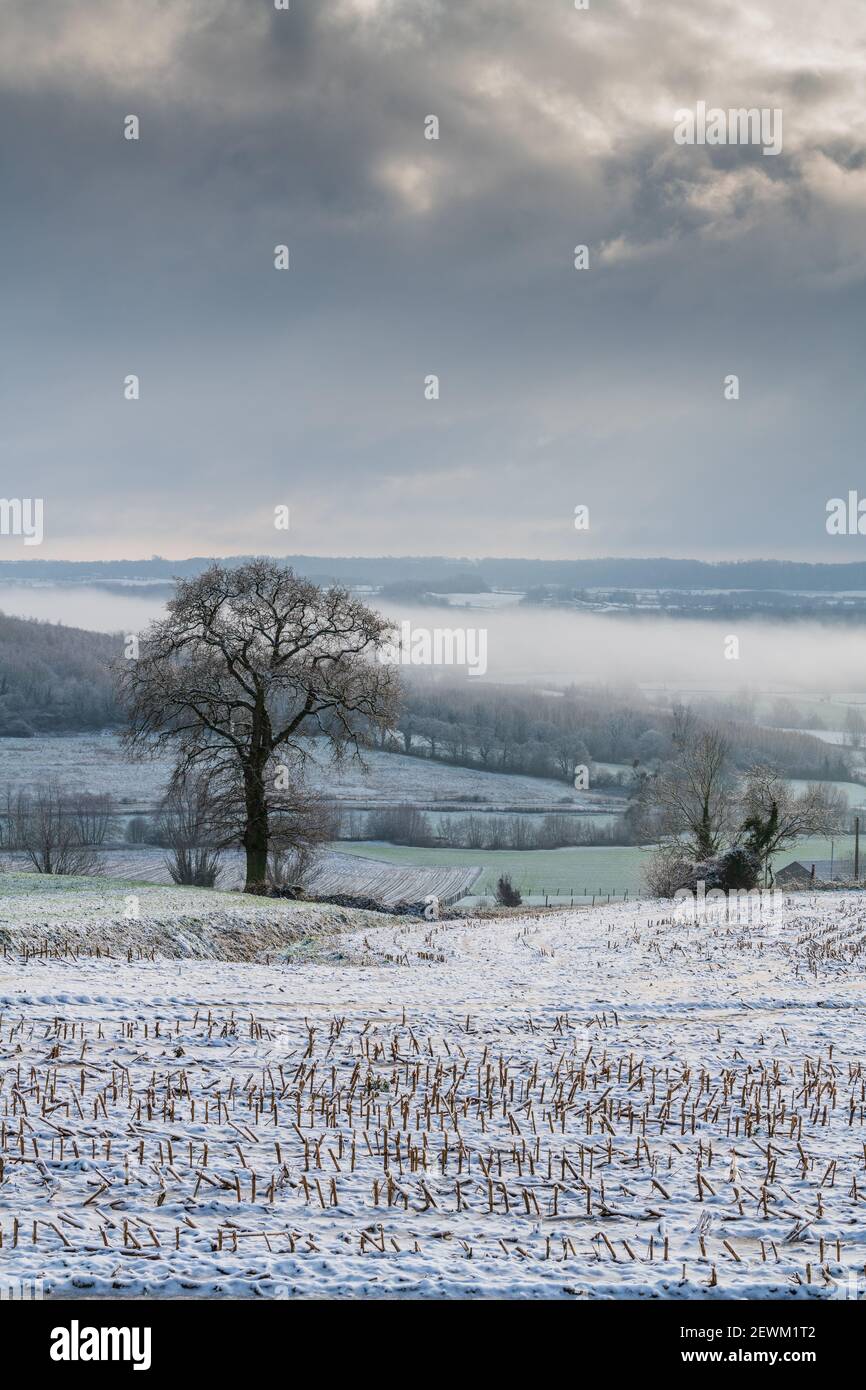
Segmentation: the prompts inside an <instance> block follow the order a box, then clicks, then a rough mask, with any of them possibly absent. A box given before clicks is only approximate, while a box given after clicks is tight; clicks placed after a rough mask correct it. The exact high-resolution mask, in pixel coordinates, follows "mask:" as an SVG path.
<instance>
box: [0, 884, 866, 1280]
mask: <svg viewBox="0 0 866 1390" xmlns="http://www.w3.org/2000/svg"><path fill="white" fill-rule="evenodd" d="M31 882H32V880H31ZM26 888H27V885H26V884H25V885H24V886H23V887H22V885H21V880H20V878H19V879H7V880H3V879H0V942H2V943H3V952H4V954H3V957H2V959H0V1160H2V1167H0V1229H2V1248H0V1274H3V1275H6V1276H7V1277H27V1278H32V1277H38V1276H39V1275H42V1276H43V1277H44V1278H45V1280H46V1284H47V1291H48V1292H50V1293H51V1294H53V1295H55V1296H57V1295H59V1296H73V1297H74V1296H76V1295H83V1296H101V1295H102V1296H105V1295H114V1296H117V1295H118V1294H122V1293H127V1294H142V1293H148V1294H152V1295H162V1296H168V1297H178V1296H193V1297H194V1296H206V1295H211V1296H213V1295H222V1296H231V1297H271V1298H274V1297H277V1298H279V1297H286V1296H298V1297H304V1296H316V1295H340V1296H349V1297H375V1296H379V1295H395V1294H403V1295H408V1296H417V1297H421V1296H445V1297H456V1296H461V1297H473V1296H490V1295H494V1296H495V1295H505V1296H519V1297H566V1298H593V1297H609V1296H629V1297H634V1296H638V1297H650V1296H657V1297H663V1298H713V1297H730V1296H735V1297H747V1298H760V1297H772V1298H783V1299H784V1298H797V1299H804V1298H812V1297H817V1298H827V1297H839V1296H844V1295H845V1294H846V1293H847V1292H848V1291H849V1287H850V1286H849V1279H848V1276H849V1273H851V1274H852V1275H856V1274H857V1273H858V1272H859V1273H860V1274H861V1275H862V1273H863V1266H864V1262H866V1237H864V1218H866V1207H864V1198H866V1147H864V1138H866V1133H864V1117H866V1073H864V1058H866V1002H864V992H863V976H864V954H863V952H864V944H866V905H864V904H866V899H864V898H863V896H862V895H859V894H849V895H835V894H834V895H832V896H831V895H824V896H816V897H814V898H808V897H806V896H800V895H798V896H794V897H790V898H788V899H786V900H785V903H784V907H783V908H781V910H780V912H779V915H778V917H777V918H776V919H770V920H767V921H765V922H764V923H759V922H755V923H753V924H748V923H717V924H709V925H702V926H689V925H686V924H683V923H682V922H678V923H673V922H672V921H671V920H670V917H669V908H666V907H663V906H661V905H659V904H653V903H646V902H644V903H632V904H626V905H617V906H616V907H615V908H609V909H607V908H606V909H598V910H595V911H588V910H584V911H574V912H570V913H566V912H562V913H555V914H549V915H540V914H536V915H531V914H526V915H524V916H510V917H507V918H502V919H499V920H495V921H493V920H485V921H481V920H475V921H472V920H456V921H447V922H441V923H424V922H421V923H419V922H412V921H408V920H405V919H400V920H395V919H388V918H383V917H379V916H377V915H376V914H355V913H351V912H346V911H344V910H343V911H341V910H339V909H335V908H324V907H316V908H308V907H306V906H304V905H302V904H294V903H283V902H277V903H263V902H261V901H259V902H255V901H244V900H243V899H237V900H234V899H229V898H228V897H227V896H226V895H219V894H214V893H206V892H198V891H197V890H178V889H165V888H155V887H154V888H140V889H138V890H136V893H135V895H134V896H137V898H138V904H137V906H138V910H139V917H138V919H137V920H129V919H124V917H123V915H122V912H123V910H124V909H125V907H126V906H128V904H127V902H126V900H127V898H128V896H129V888H128V885H111V884H107V883H95V882H94V883H90V884H85V885H82V884H81V883H80V882H79V883H78V884H75V883H70V884H66V885H64V884H62V883H55V884H47V883H46V882H45V881H44V880H43V882H42V884H41V885H40V891H39V892H38V893H37V892H32V891H31V892H28V891H26ZM87 894H89V896H86V895H87ZM106 950H110V951H111V955H110V957H108V958H106V956H105V954H104V952H105V951H106ZM97 952H99V954H98V955H97V954H96V953H97ZM169 952H171V953H173V958H168V953H169ZM226 955H233V956H234V957H235V959H233V960H226V959H217V958H214V957H218V956H223V957H224V956H226ZM861 1286H862V1281H861Z"/></svg>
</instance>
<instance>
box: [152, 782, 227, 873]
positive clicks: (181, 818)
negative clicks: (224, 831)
mask: <svg viewBox="0 0 866 1390" xmlns="http://www.w3.org/2000/svg"><path fill="white" fill-rule="evenodd" d="M157 830H158V834H159V839H160V843H161V844H163V845H165V846H166V847H167V848H168V849H169V850H170V851H171V852H170V854H169V855H167V857H166V860H165V863H166V867H167V868H168V871H169V873H170V874H171V878H172V882H174V883H182V884H185V885H189V886H192V887H195V888H213V887H215V886H216V883H217V880H218V878H219V876H220V873H221V867H220V853H219V849H218V848H216V847H215V846H214V843H213V840H214V834H215V822H214V807H213V803H212V801H211V798H210V795H209V792H208V785H207V780H206V778H204V777H201V776H198V777H189V778H187V779H186V780H185V781H183V782H180V783H178V784H177V785H176V786H173V787H172V789H171V791H170V792H169V793H168V795H167V796H166V798H165V800H164V801H163V803H162V806H161V807H160V812H159V817H158V820H157Z"/></svg>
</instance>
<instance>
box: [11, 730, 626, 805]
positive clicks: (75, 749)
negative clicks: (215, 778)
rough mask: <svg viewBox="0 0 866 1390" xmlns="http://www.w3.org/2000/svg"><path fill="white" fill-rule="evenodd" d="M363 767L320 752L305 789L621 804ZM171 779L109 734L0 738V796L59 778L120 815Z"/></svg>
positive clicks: (351, 796) (535, 785)
mask: <svg viewBox="0 0 866 1390" xmlns="http://www.w3.org/2000/svg"><path fill="white" fill-rule="evenodd" d="M364 763H365V765H366V766H364V767H362V766H361V764H360V763H359V762H357V761H354V760H352V759H347V760H346V761H345V763H344V764H343V766H342V767H340V768H335V767H333V766H332V764H331V763H330V762H329V761H328V760H327V759H326V758H325V757H324V755H323V754H322V753H321V752H320V753H319V754H318V756H317V757H315V756H314V757H311V758H310V760H309V762H308V764H307V776H308V779H309V784H310V786H312V787H315V788H316V789H318V790H319V791H321V792H323V793H324V794H326V795H328V796H331V797H333V798H334V799H336V800H339V802H340V803H341V804H342V805H344V806H346V807H351V806H399V805H402V804H405V803H406V802H411V803H412V804H414V805H418V806H429V807H431V808H440V809H446V810H459V811H480V810H482V809H484V808H485V807H491V808H493V809H500V810H502V809H509V810H521V809H526V810H535V811H539V810H560V811H561V810H568V809H571V810H575V809H579V810H583V811H586V812H596V813H605V812H611V813H612V812H617V811H621V810H622V801H621V799H617V797H615V796H611V795H610V794H607V793H605V792H604V791H601V792H598V793H596V792H587V791H575V790H574V789H573V787H571V785H570V784H569V783H568V782H558V781H554V780H552V779H549V778H544V777H525V776H523V775H521V774H519V773H501V772H483V771H481V770H479V769H475V768H466V767H449V766H448V765H447V764H445V763H440V762H434V761H432V760H429V759H426V758H414V757H407V756H406V755H404V754H402V753H384V752H382V751H381V750H380V749H376V748H372V749H368V750H367V751H365V753H364ZM170 774H171V762H170V760H169V759H167V758H165V757H162V758H155V759H154V760H153V761H150V762H141V763H130V762H129V760H128V758H126V756H125V755H124V751H123V747H122V745H121V742H120V739H119V738H118V736H117V735H116V734H109V733H103V734H66V735H62V736H59V737H48V736H40V737H36V738H5V739H2V740H0V793H2V794H3V795H4V796H5V794H6V792H7V791H10V792H15V791H17V790H18V789H19V788H29V787H34V786H39V785H40V784H41V783H44V782H50V781H51V780H52V779H55V778H60V779H61V780H62V782H63V784H64V786H65V787H67V788H69V789H70V790H76V791H87V792H109V793H110V794H111V795H112V796H113V797H114V799H115V802H116V804H117V805H118V807H119V808H121V809H123V810H125V811H136V810H148V809H151V808H153V807H154V806H155V805H156V804H157V803H158V801H159V800H160V798H161V797H162V796H163V795H164V793H165V789H166V786H167V784H168V779H169V776H170Z"/></svg>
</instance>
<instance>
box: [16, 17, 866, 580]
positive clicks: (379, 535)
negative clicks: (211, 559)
mask: <svg viewBox="0 0 866 1390" xmlns="http://www.w3.org/2000/svg"><path fill="white" fill-rule="evenodd" d="M2 28H3V42H2V45H0V129H2V132H3V134H2V141H0V158H2V183H3V193H4V235H3V246H2V255H0V275H2V285H0V293H2V304H3V327H4V332H3V333H2V338H0V459H2V469H0V497H4V498H7V499H8V498H22V499H23V498H41V499H43V507H44V523H43V526H44V539H43V541H42V544H41V546H40V547H38V548H37V547H34V546H26V545H25V544H24V542H23V539H22V538H20V537H16V536H12V535H0V560H3V559H18V558H28V559H34V558H70V559H79V558H80V559H85V558H87V559H100V558H105V559H108V558H121V557H130V558H134V557H142V556H148V555H150V554H154V553H156V554H161V555H166V556H170V557H172V558H180V557H183V556H186V555H193V554H218V555H220V554H221V555H230V554H239V553H274V554H288V553H305V554H329V555H334V554H351V555H375V554H443V555H463V556H475V555H523V556H537V557H542V558H568V557H570V556H575V557H584V556H589V555H679V556H695V557H699V558H705V559H720V558H729V557H750V556H777V557H790V558H799V559H826V560H845V559H852V560H853V559H862V558H863V556H864V541H863V538H861V537H859V536H856V535H855V536H829V535H828V534H827V532H826V525H825V522H826V505H827V502H828V500H829V499H830V498H833V497H838V496H843V497H844V496H847V493H848V491H849V490H851V489H855V490H856V489H857V488H858V486H859V487H860V488H861V489H862V491H863V494H864V496H866V470H864V467H863V438H864V393H863V387H862V374H863V359H864V336H866V329H864V325H866V314H864V310H866V293H864V277H866V108H864V105H863V101H862V94H863V83H864V76H866V6H864V5H863V3H862V0H832V3H829V4H826V5H821V6H816V5H815V4H814V3H809V4H805V3H801V0H747V3H738V2H737V0H732V2H731V3H724V4H717V5H712V6H710V5H706V4H695V3H694V0H652V3H650V2H649V0H646V3H640V2H639V0H590V8H589V9H588V10H581V11H579V10H576V9H575V8H574V4H573V2H572V0H460V2H459V3H458V2H457V0H455V2H454V3H447V4H446V3H439V0H291V4H290V8H289V9H288V10H277V9H276V8H275V7H274V3H273V0H149V3H141V0H52V3H51V4H50V5H47V6H46V5H41V4H37V3H34V0H3V6H2ZM699 102H705V103H706V104H707V106H709V107H719V108H722V109H723V110H727V109H730V108H738V107H755V108H759V109H767V110H768V111H777V110H778V111H781V112H782V127H781V128H782V131H783V144H782V149H781V151H780V153H778V154H777V155H767V154H765V153H764V152H763V149H762V147H761V146H760V145H748V144H739V145H734V144H727V145H714V146H711V145H709V144H706V145H698V144H685V145H683V144H678V143H677V142H676V141H675V139H674V129H675V124H676V113H677V111H679V110H682V109H687V110H692V109H696V107H697V104H698V103H699ZM129 115H135V116H137V118H138V122H139V138H138V139H137V140H127V139H125V138H124V129H125V122H126V118H127V117H128V116H129ZM430 116H435V117H436V118H437V120H438V123H439V129H438V135H439V138H438V139H437V140H431V139H427V138H425V131H429V130H430V122H429V120H428V118H429V117H430ZM280 245H286V246H288V248H289V269H288V270H277V269H276V268H275V266H274V258H275V254H274V248H275V247H276V246H280ZM577 245H585V246H587V248H588V260H589V266H588V268H587V269H582V270H577V269H575V266H574V259H575V255H574V249H575V247H576V246H577ZM131 374H134V375H136V376H137V377H138V378H139V390H140V397H139V399H137V400H127V399H125V395H124V390H125V381H126V379H127V377H128V376H130V375H131ZM731 374H735V375H736V376H737V377H738V378H739V398H738V399H726V395H725V379H726V377H728V376H729V375H731ZM431 375H435V376H437V377H438V379H439V397H438V399H426V398H425V381H426V379H427V378H429V377H430V376H431ZM576 506H586V507H588V508H589V525H588V528H587V529H583V530H577V529H575V525H574V515H575V507H576ZM278 507H288V508H289V515H290V529H289V530H288V532H287V531H285V530H278V529H277V528H276V527H275V524H274V521H275V508H278Z"/></svg>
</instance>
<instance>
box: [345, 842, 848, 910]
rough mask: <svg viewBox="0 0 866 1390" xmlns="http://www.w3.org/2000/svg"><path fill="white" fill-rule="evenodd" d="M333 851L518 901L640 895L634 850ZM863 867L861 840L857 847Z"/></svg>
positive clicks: (780, 859) (362, 846)
mask: <svg viewBox="0 0 866 1390" xmlns="http://www.w3.org/2000/svg"><path fill="white" fill-rule="evenodd" d="M333 847H334V849H339V850H341V851H342V852H343V853H345V854H358V855H361V856H363V857H365V858H368V859H384V860H386V861H387V862H388V863H390V864H422V865H429V864H477V865H480V866H481V869H482V875H481V877H480V879H479V880H478V882H477V884H476V885H475V892H476V893H477V894H480V895H483V894H486V893H492V892H493V891H494V889H495V887H496V880H497V879H498V878H499V875H500V874H508V875H509V877H510V878H511V882H512V883H513V884H514V886H515V888H519V889H520V891H521V892H522V893H523V894H524V895H532V896H538V895H542V894H545V893H547V894H549V895H550V896H551V897H554V896H555V897H568V896H570V895H571V893H572V892H573V893H574V895H575V897H582V896H583V895H584V892H587V893H588V894H589V895H590V896H591V895H592V894H594V893H595V894H598V893H602V894H607V893H610V894H614V895H616V896H617V897H619V896H621V895H622V894H623V893H628V894H629V895H630V896H631V897H634V896H635V895H638V894H640V893H641V892H643V891H645V889H644V884H643V866H644V865H645V864H646V862H647V859H648V855H649V852H648V851H647V850H643V849H638V848H637V847H635V846H630V845H626V846H608V845H602V846H582V847H581V848H579V849H537V850H536V849H533V850H483V849H482V850H478V849H476V850H473V849H416V848H415V847H414V846H406V845H389V844H383V843H381V842H379V841H363V842H362V841H350V840H340V841H339V842H335V844H334V846H333ZM863 853H864V866H866V835H864V843H863ZM834 854H835V858H836V859H850V858H852V857H853V854H854V840H853V836H840V837H839V838H838V839H837V840H836V841H835V848H834ZM829 858H830V841H829V840H803V841H802V842H801V843H800V844H798V845H796V846H795V847H794V848H793V849H791V850H786V851H785V853H784V854H780V855H777V856H776V858H775V860H774V864H775V867H776V868H777V869H779V868H781V867H782V865H784V864H788V863H790V861H791V860H792V859H804V860H810V859H829Z"/></svg>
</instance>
